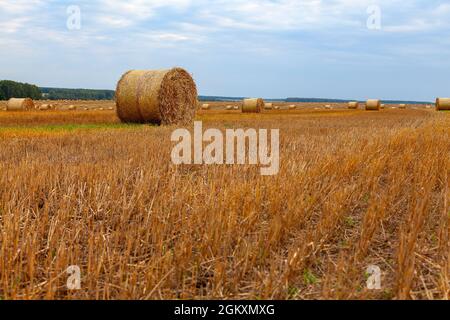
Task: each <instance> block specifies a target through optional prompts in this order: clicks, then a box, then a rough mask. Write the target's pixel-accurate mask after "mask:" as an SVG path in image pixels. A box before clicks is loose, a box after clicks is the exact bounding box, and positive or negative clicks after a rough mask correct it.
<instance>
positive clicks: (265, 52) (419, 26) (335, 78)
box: [0, 0, 450, 101]
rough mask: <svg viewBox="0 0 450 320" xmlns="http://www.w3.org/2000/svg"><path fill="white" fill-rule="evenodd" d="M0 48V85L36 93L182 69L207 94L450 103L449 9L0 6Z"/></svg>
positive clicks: (444, 1)
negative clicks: (23, 86) (444, 99)
mask: <svg viewBox="0 0 450 320" xmlns="http://www.w3.org/2000/svg"><path fill="white" fill-rule="evenodd" d="M74 6H75V7H74ZM78 9H79V12H80V17H81V20H80V21H79V20H78V19H77V17H78V14H77V13H78ZM378 13H379V14H378ZM378 17H380V19H378ZM0 43H1V44H2V46H1V49H0V78H1V79H11V80H16V81H22V82H29V83H34V84H37V85H39V86H54V87H69V88H80V87H82V88H99V89H113V88H114V87H115V84H116V82H117V80H118V79H119V78H120V76H121V74H122V73H123V72H124V71H126V70H129V69H160V68H167V67H172V66H182V67H184V68H186V69H187V70H189V71H190V72H191V73H193V74H194V77H195V80H196V82H197V85H198V87H199V92H200V93H201V94H204V95H227V96H263V97H265V98H276V97H292V96H296V97H321V98H343V99H350V98H351V99H366V98H370V97H380V98H382V99H410V100H427V101H432V100H434V98H435V97H436V96H449V95H450V77H449V75H450V2H449V1H448V0H401V1H400V0H367V1H366V0H297V1H295V0H209V1H207V0H126V1H123V0H99V1H88V0H86V1H84V0H81V1H77V0H73V1H44V0H0Z"/></svg>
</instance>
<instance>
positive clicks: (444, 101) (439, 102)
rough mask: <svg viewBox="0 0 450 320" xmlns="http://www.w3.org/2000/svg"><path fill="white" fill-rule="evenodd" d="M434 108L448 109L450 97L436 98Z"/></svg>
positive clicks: (449, 107) (439, 109) (449, 108)
mask: <svg viewBox="0 0 450 320" xmlns="http://www.w3.org/2000/svg"><path fill="white" fill-rule="evenodd" d="M436 110H437V111H441V110H450V98H437V99H436Z"/></svg>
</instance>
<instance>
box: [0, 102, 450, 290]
mask: <svg viewBox="0 0 450 320" xmlns="http://www.w3.org/2000/svg"><path fill="white" fill-rule="evenodd" d="M212 106H213V108H212V109H213V110H211V111H208V112H206V111H201V112H199V113H198V114H197V116H196V120H199V121H202V122H203V127H204V128H205V129H207V128H208V127H210V128H219V129H221V130H225V129H227V128H244V129H245V128H264V129H270V128H276V129H279V130H280V171H279V174H278V175H274V176H261V175H260V172H259V168H258V167H257V166H250V165H179V166H176V165H174V164H172V162H171V158H170V155H171V149H172V147H173V145H174V144H173V142H171V140H170V136H171V133H172V131H173V130H174V129H176V127H174V126H165V127H158V126H151V125H140V124H134V125H127V124H121V123H120V122H119V121H118V120H117V117H116V116H115V114H114V111H99V110H94V111H93V110H77V111H73V112H69V111H58V110H56V111H54V110H53V111H48V112H39V111H32V112H16V113H10V112H9V113H8V112H0V173H1V174H0V299H172V298H174V299H448V298H449V294H450V289H449V287H450V282H449V281H450V274H449V271H450V247H449V230H450V229H449V228H450V202H449V201H450V114H449V113H448V112H436V111H434V110H425V109H423V108H422V109H412V108H408V109H407V110H398V109H397V110H395V109H388V110H383V111H380V112H366V111H362V110H345V108H344V107H342V108H336V109H333V110H324V109H321V110H315V109H314V108H313V107H309V108H307V107H303V108H302V107H301V106H299V108H298V109H297V110H295V111H291V112H289V111H283V110H280V111H270V112H264V113H261V114H242V113H240V112H234V111H224V110H214V108H215V107H220V105H217V106H216V105H214V104H213V103H212ZM187 128H188V129H190V130H191V129H192V128H191V127H189V126H188V127H187ZM69 266H78V267H79V270H80V274H81V284H80V290H68V288H67V285H66V284H67V279H68V274H67V268H68V267H69ZM371 268H372V269H371ZM374 268H375V269H376V270H378V271H379V272H380V279H379V282H380V283H379V287H378V288H371V287H370V286H368V285H367V283H368V278H369V277H371V276H372V275H373V274H372V273H371V271H370V270H373V269H374Z"/></svg>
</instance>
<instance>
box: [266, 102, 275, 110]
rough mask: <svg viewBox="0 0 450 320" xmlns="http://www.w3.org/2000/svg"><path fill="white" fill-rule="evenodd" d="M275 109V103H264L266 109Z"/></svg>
mask: <svg viewBox="0 0 450 320" xmlns="http://www.w3.org/2000/svg"><path fill="white" fill-rule="evenodd" d="M272 108H273V103H269V102H266V103H264V109H266V110H271V109H272Z"/></svg>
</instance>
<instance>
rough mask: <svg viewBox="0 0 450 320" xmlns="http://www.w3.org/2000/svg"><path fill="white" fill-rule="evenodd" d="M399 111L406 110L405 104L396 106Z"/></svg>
mask: <svg viewBox="0 0 450 320" xmlns="http://www.w3.org/2000/svg"><path fill="white" fill-rule="evenodd" d="M398 107H399V109H406V104H404V103H401V104H399V105H398Z"/></svg>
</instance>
